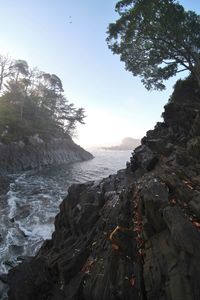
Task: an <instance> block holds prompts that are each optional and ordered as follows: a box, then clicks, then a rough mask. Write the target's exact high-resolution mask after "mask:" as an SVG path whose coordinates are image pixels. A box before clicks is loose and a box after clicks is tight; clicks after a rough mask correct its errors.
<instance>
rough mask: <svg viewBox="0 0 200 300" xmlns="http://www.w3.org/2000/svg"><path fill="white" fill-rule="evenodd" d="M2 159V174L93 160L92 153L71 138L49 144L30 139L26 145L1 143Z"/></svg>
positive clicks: (0, 160)
mask: <svg viewBox="0 0 200 300" xmlns="http://www.w3.org/2000/svg"><path fill="white" fill-rule="evenodd" d="M0 157H1V159H0V174H4V173H5V172H17V171H22V170H30V169H38V168H41V167H42V166H47V165H54V164H62V163H70V162H75V161H82V160H89V159H92V158H93V156H92V154H91V153H89V152H87V151H86V150H84V149H83V148H81V147H80V146H78V145H77V144H75V143H74V142H73V140H72V139H71V138H70V137H68V138H66V139H61V138H57V139H53V140H52V141H49V142H48V143H45V142H42V143H41V141H40V140H39V141H38V140H35V139H30V138H29V140H28V141H26V143H24V142H22V141H20V142H18V143H17V142H16V143H14V142H13V143H10V144H9V145H5V144H2V143H0Z"/></svg>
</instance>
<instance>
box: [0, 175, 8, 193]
mask: <svg viewBox="0 0 200 300" xmlns="http://www.w3.org/2000/svg"><path fill="white" fill-rule="evenodd" d="M9 185H10V180H9V178H8V177H7V176H1V175H0V195H4V194H6V193H7V192H8V190H9Z"/></svg>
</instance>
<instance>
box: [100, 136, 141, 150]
mask: <svg viewBox="0 0 200 300" xmlns="http://www.w3.org/2000/svg"><path fill="white" fill-rule="evenodd" d="M139 145H140V139H134V138H131V137H126V138H124V139H123V140H122V141H121V144H120V145H116V146H110V147H101V149H104V150H133V149H135V148H136V147H137V146H139Z"/></svg>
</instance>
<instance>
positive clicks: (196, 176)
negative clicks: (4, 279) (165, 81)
mask: <svg viewBox="0 0 200 300" xmlns="http://www.w3.org/2000/svg"><path fill="white" fill-rule="evenodd" d="M189 95H190V97H189V99H188V98H187V93H183V95H182V99H181V101H178V100H177V99H176V97H174V99H173V101H171V102H170V103H169V104H167V105H166V106H165V111H164V113H163V118H164V122H163V123H158V124H157V125H156V126H155V129H154V130H151V131H149V132H147V135H146V137H144V138H143V139H142V145H141V146H139V147H138V148H136V150H135V152H134V154H133V156H132V158H131V162H130V163H129V164H128V166H127V169H126V170H121V171H119V172H118V173H117V174H116V175H112V176H109V177H108V178H106V179H103V180H101V181H99V182H89V183H85V184H79V185H72V186H71V187H70V189H69V194H68V196H67V197H66V199H64V200H63V202H62V204H61V206H60V213H59V214H58V215H57V217H56V220H55V232H54V233H53V235H52V239H51V240H48V241H46V242H45V243H44V244H43V246H42V248H41V249H40V251H39V252H38V254H37V255H36V256H35V257H33V258H27V259H26V260H25V261H24V262H23V263H22V264H20V265H19V266H18V267H16V268H14V269H12V270H11V271H10V273H9V276H8V281H9V299H10V300H32V299H34V300H36V299H37V300H42V299H50V300H64V299H67V300H108V299H112V300H119V299H121V300H129V299H130V300H132V299H138V300H139V299H142V300H144V299H145V300H146V299H148V300H183V299H184V300H199V299H200V231H199V230H200V156H199V153H200V102H199V101H200V100H199V99H200V96H199V93H194V91H193V90H192V91H190V93H189ZM191 95H192V97H191ZM179 96H180V95H179ZM179 99H180V97H179ZM188 100H189V101H188Z"/></svg>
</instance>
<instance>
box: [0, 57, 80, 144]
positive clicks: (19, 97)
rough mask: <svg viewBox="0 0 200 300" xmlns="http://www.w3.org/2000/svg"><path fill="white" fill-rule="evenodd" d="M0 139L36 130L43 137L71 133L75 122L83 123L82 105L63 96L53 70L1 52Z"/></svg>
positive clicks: (18, 137)
mask: <svg viewBox="0 0 200 300" xmlns="http://www.w3.org/2000/svg"><path fill="white" fill-rule="evenodd" d="M0 95H1V96H0V140H1V141H2V142H4V143H9V142H10V141H19V140H26V138H27V137H28V136H31V135H35V134H39V136H40V137H41V138H43V139H44V140H49V139H51V138H52V137H64V136H68V135H70V136H72V135H73V134H74V131H75V129H76V124H77V122H79V123H82V124H84V117H85V116H84V109H83V108H78V109H77V108H75V107H74V105H73V103H69V102H68V100H67V99H66V97H65V96H64V90H63V85H62V81H61V79H60V78H59V77H58V76H57V75H55V74H49V73H45V72H42V71H39V70H38V69H37V68H34V69H31V68H30V67H29V66H28V64H27V62H26V61H24V60H11V59H10V58H9V57H7V56H3V55H0Z"/></svg>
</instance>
